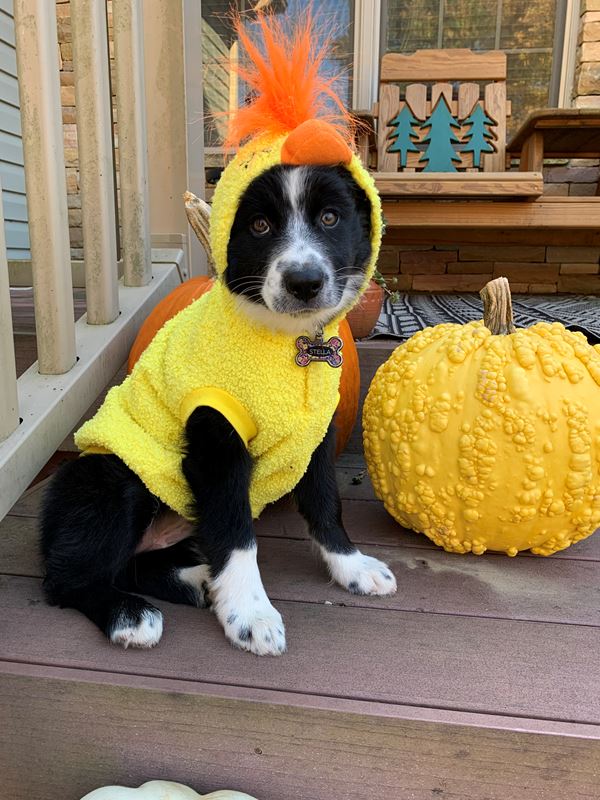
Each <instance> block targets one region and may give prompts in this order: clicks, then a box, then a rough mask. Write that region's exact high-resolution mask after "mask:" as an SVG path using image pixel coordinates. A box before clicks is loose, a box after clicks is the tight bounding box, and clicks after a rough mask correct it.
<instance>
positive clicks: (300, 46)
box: [210, 15, 383, 321]
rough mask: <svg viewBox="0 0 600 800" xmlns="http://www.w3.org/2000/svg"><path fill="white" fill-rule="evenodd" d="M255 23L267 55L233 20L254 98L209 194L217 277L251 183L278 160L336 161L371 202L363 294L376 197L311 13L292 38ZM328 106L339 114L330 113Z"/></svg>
mask: <svg viewBox="0 0 600 800" xmlns="http://www.w3.org/2000/svg"><path fill="white" fill-rule="evenodd" d="M257 24H258V27H259V31H260V33H261V34H262V41H263V48H264V51H265V54H264V55H263V54H262V53H261V51H259V49H258V48H257V47H256V46H255V45H254V44H253V42H252V41H251V40H250V38H249V36H248V34H247V33H246V32H245V30H244V28H243V27H242V25H241V23H240V22H239V21H238V22H237V25H236V26H237V32H238V35H239V37H240V40H241V42H242V44H243V45H244V47H245V49H246V51H247V53H248V54H249V56H250V58H251V60H252V64H251V67H250V68H247V69H240V76H241V77H242V78H243V79H244V80H245V81H246V82H247V83H248V84H249V85H250V87H251V89H252V90H253V92H254V99H253V100H252V102H251V103H249V104H248V105H247V106H245V107H243V108H242V109H240V110H239V111H238V112H236V114H235V116H234V117H233V118H232V119H231V121H230V130H229V138H228V141H227V144H228V145H229V146H230V147H239V149H238V151H237V153H236V155H235V157H234V158H233V159H232V160H231V161H230V162H229V164H228V165H227V167H226V168H225V170H224V171H223V174H222V175H221V178H220V180H219V182H218V184H217V186H216V189H215V193H214V195H213V201H212V213H211V222H210V241H211V248H212V254H213V258H214V262H215V267H216V270H217V273H218V274H219V275H222V274H223V273H224V271H225V269H226V266H227V246H228V243H229V237H230V234H231V228H232V225H233V221H234V219H235V215H236V212H237V209H238V207H239V204H240V201H241V198H242V196H243V194H244V192H245V191H246V189H247V188H248V186H249V185H250V183H252V181H254V180H255V179H256V178H258V177H259V176H260V175H262V174H263V172H265V171H266V170H268V169H270V168H271V167H274V166H275V165H277V164H292V165H296V166H302V165H306V166H307V165H319V166H335V165H341V166H344V167H345V168H346V169H347V170H348V172H349V173H350V175H351V176H352V178H353V179H354V181H355V182H356V184H357V185H358V186H359V187H360V188H361V189H362V190H363V191H364V192H365V194H366V196H367V198H368V200H369V202H370V205H371V258H370V260H369V263H368V265H367V268H366V272H365V280H364V283H363V286H362V287H361V292H360V293H361V294H362V292H364V290H365V289H366V288H367V286H368V283H369V281H370V279H371V278H372V276H373V272H374V271H375V265H376V263H377V258H378V255H379V249H380V246H381V236H382V230H383V224H382V215H381V201H380V199H379V194H378V192H377V189H376V188H375V183H374V181H373V178H372V177H371V175H370V174H369V173H368V172H367V170H366V169H365V168H364V166H363V165H362V163H361V161H360V159H359V157H358V156H357V155H356V154H355V153H354V152H353V151H352V146H351V141H352V133H353V131H352V125H351V120H350V116H349V114H348V112H347V111H346V110H345V109H344V107H343V104H342V103H341V101H340V100H339V98H338V97H337V95H336V94H335V92H334V90H333V88H332V81H331V80H330V81H327V80H324V79H323V78H321V77H320V74H319V71H320V69H321V67H322V61H323V59H324V57H325V46H323V47H322V48H320V49H317V48H316V47H315V45H314V39H315V35H314V32H313V26H312V20H311V19H310V17H309V19H308V20H307V22H306V23H305V24H304V25H302V26H301V27H300V28H298V29H296V31H295V32H294V33H293V34H292V35H291V36H287V35H286V34H285V33H284V32H283V30H282V29H281V26H280V25H279V24H278V23H277V22H276V21H275V19H274V18H273V17H271V16H269V15H266V16H262V15H260V16H259V17H258V22H257ZM327 103H329V106H328V105H327ZM331 106H333V107H334V108H335V109H336V110H337V112H338V113H337V114H332V113H331V112H330V111H329V110H328V108H331ZM244 139H245V140H246V141H245V142H244V143H242V144H241V141H242V140H244ZM240 144H241V146H240ZM358 299H359V297H355V298H354V301H353V302H352V303H350V304H349V305H348V306H347V307H346V308H345V309H343V311H342V312H341V313H340V314H339V315H338V317H337V318H336V320H334V321H339V319H341V318H342V317H343V316H345V314H346V313H347V312H348V311H349V309H350V307H351V306H352V305H353V304H354V303H355V302H357V301H358Z"/></svg>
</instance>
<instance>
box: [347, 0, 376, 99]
mask: <svg viewBox="0 0 600 800" xmlns="http://www.w3.org/2000/svg"><path fill="white" fill-rule="evenodd" d="M380 32H381V0H354V71H353V80H352V105H353V107H354V108H370V107H371V104H372V103H373V101H374V100H375V98H376V97H377V86H378V83H379V75H378V72H379V69H378V68H379V37H380Z"/></svg>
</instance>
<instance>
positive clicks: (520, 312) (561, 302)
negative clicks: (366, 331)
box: [369, 293, 600, 344]
mask: <svg viewBox="0 0 600 800" xmlns="http://www.w3.org/2000/svg"><path fill="white" fill-rule="evenodd" d="M512 303H513V314H514V318H515V325H516V326H517V327H518V328H528V327H529V326H530V325H533V324H535V323H536V322H562V323H563V325H564V326H565V327H566V328H570V329H571V330H578V331H581V333H583V334H584V335H585V336H586V337H587V339H588V341H589V342H590V344H599V343H600V297H599V296H594V295H592V296H590V295H580V294H576V295H573V294H569V295H552V294H536V295H516V296H515V295H513V298H512ZM482 318H483V303H482V301H481V298H480V297H479V295H478V294H475V293H461V294H402V295H400V298H399V299H398V300H397V301H396V302H394V303H392V302H391V301H390V299H389V298H386V300H385V302H384V304H383V308H382V310H381V315H380V316H379V320H378V321H377V325H376V326H375V329H374V331H373V333H372V334H371V336H370V337H369V338H370V339H372V338H374V337H375V336H393V337H396V338H398V339H410V337H411V336H413V334H415V333H417V331H420V330H423V328H428V327H431V326H433V325H439V324H440V323H442V322H455V323H459V324H461V325H462V324H464V323H466V322H471V321H472V320H477V319H482Z"/></svg>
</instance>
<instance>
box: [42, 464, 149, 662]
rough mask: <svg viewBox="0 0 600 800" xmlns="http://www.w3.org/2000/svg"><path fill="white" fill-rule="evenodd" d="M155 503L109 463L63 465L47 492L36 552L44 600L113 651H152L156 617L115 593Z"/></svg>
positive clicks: (138, 601)
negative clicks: (84, 622)
mask: <svg viewBox="0 0 600 800" xmlns="http://www.w3.org/2000/svg"><path fill="white" fill-rule="evenodd" d="M159 507H160V504H159V502H158V500H157V499H156V498H155V497H154V496H153V495H152V494H151V493H150V492H149V491H148V490H147V489H146V487H145V486H144V485H143V483H142V482H141V481H140V479H139V478H138V477H137V476H136V475H135V474H134V473H133V472H132V471H131V470H130V469H129V468H128V467H126V466H125V464H123V462H122V461H120V459H118V458H117V457H116V456H111V455H87V456H84V457H82V458H79V459H77V460H76V461H71V462H69V463H67V464H65V465H64V466H63V467H62V468H61V469H60V470H59V471H58V472H57V474H56V475H55V476H54V478H53V479H52V482H51V484H50V486H49V488H48V490H47V492H46V495H45V498H44V503H43V508H42V513H41V546H42V553H43V557H44V561H45V566H46V579H45V582H44V586H45V589H46V594H47V597H48V600H49V601H50V602H51V603H53V604H57V605H60V606H63V607H70V608H75V609H77V610H79V611H81V612H82V613H83V614H85V615H86V616H87V617H88V618H89V619H90V620H92V622H94V623H95V624H96V625H97V626H98V627H99V628H100V629H101V630H102V631H103V632H104V633H105V634H106V636H107V637H108V638H109V639H110V641H111V642H114V643H115V644H121V645H123V646H124V647H129V646H132V647H153V646H154V645H155V644H157V643H158V641H159V640H160V637H161V635H162V614H161V612H160V611H159V610H158V609H157V608H156V607H155V606H153V605H152V604H151V603H149V602H148V601H147V600H144V599H143V598H141V597H137V596H136V595H131V594H127V593H126V592H123V591H121V590H120V589H119V588H117V586H116V585H115V579H116V578H117V576H118V575H119V574H120V573H122V572H123V570H124V569H125V567H126V565H127V563H128V561H129V560H130V559H131V558H132V556H133V555H134V553H135V551H136V547H137V545H138V543H139V542H140V541H141V539H142V538H143V535H144V532H145V530H146V529H147V528H148V526H149V524H150V522H151V520H152V519H153V516H154V515H155V514H156V511H157V509H158V508H159Z"/></svg>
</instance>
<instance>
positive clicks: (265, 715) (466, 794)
mask: <svg viewBox="0 0 600 800" xmlns="http://www.w3.org/2000/svg"><path fill="white" fill-rule="evenodd" d="M361 469H362V465H361V462H360V460H359V459H358V457H356V456H350V457H346V458H345V459H344V460H342V462H341V465H340V466H339V467H338V476H339V482H340V485H341V488H342V494H343V497H344V512H345V519H346V523H347V527H348V530H349V533H350V535H351V537H352V538H353V540H354V541H355V542H356V543H357V544H360V545H361V546H362V547H363V549H364V550H365V551H366V552H367V553H370V554H371V555H377V556H378V557H379V558H383V559H384V560H386V561H388V562H389V563H390V565H391V566H392V568H393V569H394V571H395V573H396V576H397V578H398V584H399V591H398V594H397V595H396V596H395V597H392V598H364V597H355V596H352V595H349V594H347V593H346V592H344V591H343V590H341V589H339V588H337V587H336V586H332V585H331V584H330V583H328V580H327V576H326V574H325V571H324V568H323V567H322V565H321V564H320V562H319V560H318V559H317V557H316V556H315V555H314V554H313V552H312V549H311V546H310V543H309V542H308V541H307V539H306V535H305V533H304V528H303V523H302V521H301V519H300V518H299V516H298V515H297V514H296V513H295V511H294V510H293V509H292V507H291V505H290V504H289V503H288V502H281V503H279V504H277V505H276V506H275V507H273V508H271V509H270V510H269V511H268V512H266V513H265V514H264V515H263V518H262V519H261V521H260V522H259V523H258V525H257V532H258V535H259V560H260V563H261V570H262V575H263V578H264V582H265V585H266V588H267V591H268V593H269V595H270V597H271V599H272V600H273V602H274V604H275V605H276V606H277V607H278V608H279V610H280V611H281V612H282V614H283V616H284V619H285V622H286V627H287V635H288V644H289V652H288V653H287V654H286V655H285V656H283V657H282V658H278V659H274V658H259V657H256V656H252V655H249V654H246V653H241V652H238V651H236V650H234V649H233V648H232V647H230V645H229V644H228V643H227V642H226V640H225V638H224V636H223V634H222V632H221V630H220V628H219V625H218V623H217V620H216V618H215V617H214V616H213V615H212V614H211V613H210V612H208V611H204V610H198V609H193V608H188V607H183V606H174V605H169V604H168V603H163V602H160V601H156V602H157V605H159V606H160V608H161V609H162V610H163V613H164V617H165V634H164V637H163V640H162V641H161V643H160V645H159V646H158V647H157V648H156V649H155V650H153V651H150V652H142V651H134V650H129V651H121V650H118V649H116V648H115V647H111V646H109V645H108V644H107V643H106V642H105V641H104V639H103V637H102V636H101V635H100V633H99V632H98V631H97V630H96V629H95V628H94V627H93V626H92V625H91V623H89V622H88V621H87V620H86V619H85V618H84V617H83V616H81V615H79V614H77V613H76V612H73V611H70V610H60V609H56V608H50V607H48V606H47V605H46V604H45V602H44V600H43V595H42V590H41V580H40V576H41V568H40V561H39V557H38V554H37V547H36V532H35V528H36V515H37V511H38V505H39V501H40V496H41V492H42V489H43V485H38V486H36V487H35V488H33V489H31V490H29V492H28V493H26V495H25V496H24V497H23V498H22V499H21V501H20V502H19V503H18V504H17V505H16V506H15V507H14V509H13V511H12V512H11V514H10V515H9V516H8V517H7V518H6V519H5V520H4V521H3V522H2V523H0V606H1V608H0V711H1V712H2V718H3V719H2V724H0V775H2V776H3V777H2V789H1V790H0V796H1V797H2V799H3V800H4V798H6V800H9V798H10V800H21V798H28V800H29V799H30V798H31V797H40V798H41V797H43V798H44V799H45V800H59V798H60V800H78V798H80V797H81V796H82V795H84V794H85V793H86V792H87V791H90V790H91V789H93V788H96V787H97V786H100V785H102V784H106V783H123V784H128V785H138V784H139V783H141V782H142V781H144V780H148V779H151V778H169V779H171V780H178V781H181V782H183V783H186V784H188V785H190V786H193V787H194V788H196V789H197V790H199V791H208V790H212V789H216V788H222V787H224V786H228V787H231V788H238V789H241V790H244V791H247V792H249V793H250V794H253V795H255V796H256V797H257V798H260V800H288V798H289V800H292V799H293V800H296V798H297V799H298V800H299V799H300V798H306V800H308V799H309V798H310V800H316V798H329V799H332V798H335V799H338V798H339V800H342V798H344V799H347V798H351V799H352V800H372V799H373V798H376V797H377V798H379V797H386V798H392V799H393V800H404V798H407V799H408V798H411V799H412V798H414V799H415V800H425V798H438V797H439V798H446V799H447V798H453V800H458V799H459V798H460V799H461V800H464V799H465V798H469V799H471V798H472V799H473V800H516V798H519V800H520V799H522V798H523V799H524V798H532V799H534V798H535V800H537V798H540V799H541V798H561V800H580V799H582V798H586V799H587V798H589V799H590V800H591V798H598V797H599V796H600V789H599V788H598V786H599V779H600V774H599V773H600V742H599V739H600V691H599V690H600V669H599V667H598V664H599V661H600V659H599V656H600V630H599V627H600V565H599V563H598V562H599V561H600V536H598V535H596V537H591V538H590V539H587V540H586V541H584V542H581V543H579V544H578V545H575V546H573V547H571V548H570V549H568V550H566V551H564V552H563V553H559V554H557V555H556V556H554V557H552V558H550V559H540V558H535V557H533V556H529V555H521V556H519V557H518V558H516V559H508V558H506V557H505V556H500V555H486V556H484V557H480V558H478V557H475V556H457V555H449V554H446V553H444V552H441V551H440V550H438V549H437V548H435V547H433V546H432V545H431V544H430V543H429V541H428V540H427V539H426V538H425V537H423V536H418V535H416V534H414V533H410V532H407V531H404V530H403V529H401V528H399V527H398V526H397V525H396V523H395V522H394V521H393V520H392V519H391V518H390V517H389V516H388V515H387V513H386V512H385V511H384V509H383V507H382V506H381V504H380V503H379V502H378V501H376V500H375V499H374V497H373V494H372V490H371V488H370V485H369V482H368V479H364V480H363V482H362V483H356V484H355V483H353V482H352V479H353V477H355V476H356V475H357V474H358V473H360V471H361Z"/></svg>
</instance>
